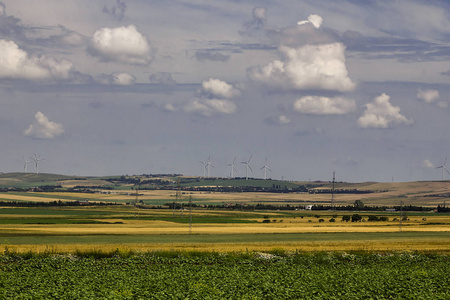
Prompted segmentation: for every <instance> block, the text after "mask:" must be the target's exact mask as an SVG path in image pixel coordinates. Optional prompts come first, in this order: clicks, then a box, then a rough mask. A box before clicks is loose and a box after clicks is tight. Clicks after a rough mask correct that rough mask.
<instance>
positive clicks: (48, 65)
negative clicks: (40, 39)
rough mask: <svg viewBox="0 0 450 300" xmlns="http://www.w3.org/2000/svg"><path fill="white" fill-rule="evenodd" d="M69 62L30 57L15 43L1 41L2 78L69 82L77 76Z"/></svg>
mask: <svg viewBox="0 0 450 300" xmlns="http://www.w3.org/2000/svg"><path fill="white" fill-rule="evenodd" d="M75 73H76V72H75V68H74V66H73V64H72V63H71V62H70V61H68V60H65V59H63V60H56V59H54V58H51V57H45V56H41V57H29V56H28V53H26V52H25V51H24V50H22V49H20V48H19V46H18V45H17V44H16V43H14V42H13V41H7V40H0V78H9V79H28V80H43V79H55V80H68V79H72V78H73V77H74V76H75Z"/></svg>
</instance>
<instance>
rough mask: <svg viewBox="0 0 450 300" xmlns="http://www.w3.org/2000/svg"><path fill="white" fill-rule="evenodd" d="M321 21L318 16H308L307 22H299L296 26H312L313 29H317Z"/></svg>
mask: <svg viewBox="0 0 450 300" xmlns="http://www.w3.org/2000/svg"><path fill="white" fill-rule="evenodd" d="M322 22H323V19H322V17H321V16H319V15H309V17H308V20H304V21H299V22H298V23H297V25H305V24H312V25H313V26H314V27H316V28H319V27H320V26H321V25H322Z"/></svg>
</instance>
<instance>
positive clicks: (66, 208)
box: [0, 173, 450, 253]
mask: <svg viewBox="0 0 450 300" xmlns="http://www.w3.org/2000/svg"><path fill="white" fill-rule="evenodd" d="M245 182H246V181H245V180H242V179H236V180H230V179H210V178H208V179H204V178H192V177H177V176H175V175H174V176H165V177H164V176H159V177H157V176H120V177H103V178H99V177H94V178H89V177H73V176H63V175H54V174H39V175H38V174H29V173H25V174H24V173H12V174H1V176H0V187H4V188H5V189H6V188H8V190H7V191H5V192H2V193H0V202H1V203H3V204H2V205H3V206H1V207H0V245H3V246H7V247H9V248H10V249H13V250H14V251H18V252H26V251H36V252H42V251H46V249H49V248H51V249H58V251H61V252H73V251H76V250H77V249H84V250H88V249H91V250H92V249H98V248H102V249H108V250H114V249H116V248H125V249H130V250H133V251H139V250H142V251H150V250H172V249H187V250H192V249H194V250H195V249H205V250H209V251H242V250H251V251H253V250H255V251H260V250H264V251H266V250H270V249H273V248H278V247H281V248H284V249H289V250H298V249H299V250H302V251H303V250H305V251H329V250H333V251H334V250H336V251H345V250H371V251H378V250H380V251H388V250H395V251H399V250H400V251H401V250H408V251H416V250H419V251H435V252H440V253H448V252H449V251H450V247H449V245H450V237H449V236H450V235H449V234H448V233H449V231H450V215H449V214H448V213H436V212H434V211H433V210H434V209H436V207H437V206H438V205H443V203H444V201H445V199H446V197H445V196H447V195H448V193H449V188H450V182H447V181H435V182H410V183H373V182H369V183H336V188H337V189H338V190H342V191H346V190H349V191H351V192H350V193H341V194H336V197H335V203H336V206H337V208H339V206H342V207H346V210H342V211H341V210H339V209H337V210H330V209H327V205H329V203H330V194H329V193H328V194H327V193H326V192H323V191H327V189H329V188H330V186H331V185H330V183H329V182H282V181H273V180H270V181H269V180H267V181H264V180H249V181H248V183H247V185H249V186H252V188H253V189H256V190H258V189H262V190H258V191H255V192H236V191H232V192H217V191H216V190H215V189H216V188H217V187H223V186H228V187H230V186H231V187H233V188H242V187H244V188H245ZM48 186H53V187H55V188H53V189H52V190H51V191H47V187H48ZM11 187H20V188H21V189H20V190H17V189H15V190H11ZM268 188H270V189H272V190H270V191H269V190H264V189H268ZM306 188H307V189H309V192H308V191H307V192H292V190H304V189H306ZM211 189H212V190H211ZM280 191H281V192H280ZM290 191H291V192H290ZM355 191H356V192H358V191H362V192H364V193H355ZM356 200H358V201H361V202H362V203H364V205H365V207H364V208H360V209H358V210H354V211H348V208H351V209H354V208H352V207H353V204H354V202H355V201H356ZM8 203H11V204H8ZM14 203H15V204H14ZM21 203H22V204H24V205H25V206H24V207H22V206H20V204H21ZM32 203H35V204H36V206H32ZM126 203H128V204H134V205H125V204H126ZM190 203H192V207H191V205H190ZM46 204H48V205H47V206H45V205H46ZM100 204H102V205H100ZM43 205H44V206H45V207H44V206H43ZM306 205H313V206H314V207H316V209H320V210H304V208H305V206H306ZM400 205H403V207H404V209H405V210H406V208H408V207H415V208H417V209H420V210H418V211H401V212H400V211H399V210H400ZM265 207H269V208H270V209H268V208H265ZM376 207H378V208H379V209H377V210H375V209H374V208H376ZM385 207H386V208H391V209H390V210H389V211H386V209H385ZM370 209H372V210H370ZM353 215H357V216H359V217H360V220H358V222H351V221H349V220H350V218H351V217H352V216H353Z"/></svg>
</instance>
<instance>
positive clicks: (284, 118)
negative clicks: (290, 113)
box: [277, 115, 291, 125]
mask: <svg viewBox="0 0 450 300" xmlns="http://www.w3.org/2000/svg"><path fill="white" fill-rule="evenodd" d="M277 120H278V123H279V124H281V125H285V124H289V123H291V119H289V118H288V117H287V116H285V115H281V116H278V119H277Z"/></svg>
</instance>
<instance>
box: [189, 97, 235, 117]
mask: <svg viewBox="0 0 450 300" xmlns="http://www.w3.org/2000/svg"><path fill="white" fill-rule="evenodd" d="M183 109H184V111H185V112H188V113H197V114H200V115H202V116H205V117H210V116H212V115H214V114H232V113H234V112H235V111H236V105H235V104H234V103H233V102H232V101H229V100H220V99H194V100H192V101H191V102H189V103H187V104H186V105H185V106H184V107H183Z"/></svg>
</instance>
